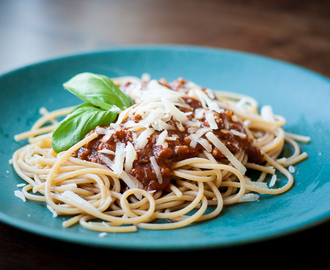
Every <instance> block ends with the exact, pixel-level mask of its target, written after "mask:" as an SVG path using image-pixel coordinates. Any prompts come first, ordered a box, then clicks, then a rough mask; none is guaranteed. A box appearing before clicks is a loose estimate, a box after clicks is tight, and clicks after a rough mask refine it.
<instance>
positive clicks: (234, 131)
mask: <svg viewBox="0 0 330 270" xmlns="http://www.w3.org/2000/svg"><path fill="white" fill-rule="evenodd" d="M159 84H160V85H162V86H165V87H167V88H168V89H171V90H174V91H178V89H180V88H182V86H184V84H185V81H184V80H183V79H182V78H179V79H178V80H175V81H174V82H172V83H167V82H166V81H164V80H160V81H159ZM128 86H129V84H125V85H124V86H121V88H126V87H128ZM204 90H206V89H204ZM213 99H216V98H215V97H213ZM181 101H182V102H183V104H185V106H178V107H177V108H178V109H179V110H180V111H181V112H183V113H184V114H185V116H186V117H187V119H188V120H189V121H195V122H198V124H199V127H194V126H188V125H185V124H184V123H180V121H177V119H175V117H173V116H172V117H170V118H169V119H168V121H167V122H166V125H169V126H171V127H172V128H171V129H168V130H167V136H166V143H163V144H157V143H156V142H157V140H158V139H159V137H160V136H161V133H162V132H163V130H154V132H153V133H152V134H151V135H150V136H149V137H148V138H147V142H146V144H145V145H144V147H143V148H141V149H135V150H136V158H135V160H134V162H133V164H132V168H131V169H130V171H129V172H127V173H129V174H130V175H132V176H133V177H135V178H136V179H137V180H138V181H139V182H141V183H142V185H143V188H144V189H146V190H148V191H151V190H156V191H157V190H166V189H167V188H168V186H169V184H170V182H171V180H172V178H173V169H172V166H173V164H174V163H175V162H178V161H181V160H184V159H188V158H193V157H197V156H198V155H199V154H200V153H203V151H208V152H209V153H211V154H212V155H213V156H214V158H215V159H216V160H218V161H221V162H224V163H226V162H227V163H228V160H226V159H225V156H224V155H223V153H221V151H220V150H219V149H218V148H216V147H215V146H213V145H212V144H208V141H207V138H206V136H205V133H206V132H205V133H204V134H202V135H201V136H199V138H200V139H202V140H203V141H204V142H205V144H206V145H205V144H204V146H203V145H202V144H201V143H193V142H192V140H193V139H192V138H193V136H192V134H196V133H197V132H198V130H203V129H204V130H208V131H212V132H213V133H214V135H215V136H217V138H219V140H220V141H221V142H222V143H223V144H224V145H225V146H226V147H227V148H228V149H229V151H230V152H231V153H232V154H233V155H235V154H238V153H239V151H241V150H244V151H245V153H246V154H247V156H248V159H249V161H250V162H253V163H257V164H260V163H262V162H263V155H262V152H261V151H260V149H259V147H258V146H256V145H255V144H254V142H253V139H252V138H249V137H248V136H247V134H246V131H245V128H244V125H243V124H242V123H241V122H240V121H239V120H238V119H237V117H236V116H235V115H234V113H233V112H232V111H230V110H221V112H216V111H213V110H210V109H209V108H206V107H203V104H202V103H201V102H200V101H199V100H197V99H195V98H193V97H191V96H189V95H187V94H185V95H183V96H182V97H181ZM210 117H211V118H212V119H213V120H212V119H211V118H210ZM142 120H143V118H142V116H141V115H139V114H133V115H129V116H126V117H125V118H124V119H123V120H122V124H124V123H127V122H129V121H130V122H134V123H139V122H140V121H142ZM211 121H212V123H210V122H211ZM215 125H216V127H215ZM211 126H212V128H211ZM102 128H103V129H105V130H108V131H109V134H110V136H109V135H108V136H107V138H105V136H104V135H103V134H100V135H99V136H98V137H97V138H96V139H94V140H92V141H90V142H89V143H87V144H86V145H84V146H83V147H81V148H80V149H79V150H78V151H76V152H75V153H74V156H76V157H78V158H80V159H83V160H87V161H91V162H96V163H100V164H103V165H106V164H104V162H103V161H102V160H101V159H100V158H99V152H100V151H102V150H104V149H106V150H108V152H104V151H103V152H104V153H103V155H105V156H106V157H107V158H109V159H110V160H111V161H114V159H115V155H114V153H116V145H117V143H118V142H120V143H123V144H125V145H127V144H128V143H129V142H130V143H131V144H132V145H135V142H136V140H137V137H138V136H139V135H140V134H141V131H134V130H130V128H126V127H125V125H109V126H105V127H102ZM96 130H97V128H96V129H95V130H92V131H91V132H90V133H89V134H91V133H93V132H96ZM89 134H88V135H89ZM206 146H208V147H206ZM152 157H155V159H156V161H157V164H158V167H159V170H160V173H161V177H162V181H159V176H158V177H157V172H156V170H155V168H154V166H153V164H152V162H151V158H152Z"/></svg>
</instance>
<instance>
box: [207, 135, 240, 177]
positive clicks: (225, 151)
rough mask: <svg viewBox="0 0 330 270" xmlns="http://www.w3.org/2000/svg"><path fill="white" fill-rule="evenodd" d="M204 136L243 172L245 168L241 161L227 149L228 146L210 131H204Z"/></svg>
mask: <svg viewBox="0 0 330 270" xmlns="http://www.w3.org/2000/svg"><path fill="white" fill-rule="evenodd" d="M206 137H207V138H208V139H209V140H210V141H211V142H212V143H213V145H214V146H215V147H217V148H218V149H219V150H220V151H221V153H222V154H224V155H225V156H226V158H227V159H228V160H229V161H230V162H231V163H232V164H233V165H234V167H235V168H236V169H237V170H238V171H239V172H240V173H241V174H243V175H244V174H245V172H246V168H245V167H244V166H243V164H242V163H241V162H239V161H238V159H237V158H236V157H235V156H234V155H233V154H232V153H231V152H230V151H229V150H228V148H227V147H226V146H225V145H224V144H223V143H222V142H221V141H220V140H219V139H218V138H217V137H216V136H215V135H214V134H213V133H212V132H208V133H206Z"/></svg>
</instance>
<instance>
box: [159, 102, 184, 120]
mask: <svg viewBox="0 0 330 270" xmlns="http://www.w3.org/2000/svg"><path fill="white" fill-rule="evenodd" d="M162 102H163V103H164V106H165V108H166V109H167V110H168V112H169V113H171V114H172V115H173V117H174V118H175V119H176V120H178V121H179V122H181V123H187V122H188V121H189V120H188V118H187V117H186V116H185V114H184V113H183V112H181V111H180V110H179V109H178V108H177V107H175V106H174V105H173V103H171V102H170V101H169V100H168V99H167V98H165V97H162Z"/></svg>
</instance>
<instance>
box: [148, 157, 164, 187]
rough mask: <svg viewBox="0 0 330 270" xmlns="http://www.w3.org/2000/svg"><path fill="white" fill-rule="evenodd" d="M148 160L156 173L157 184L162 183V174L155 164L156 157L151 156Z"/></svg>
mask: <svg viewBox="0 0 330 270" xmlns="http://www.w3.org/2000/svg"><path fill="white" fill-rule="evenodd" d="M150 162H151V165H152V167H153V169H154V170H155V173H156V175H157V180H158V183H159V184H162V183H163V177H162V174H161V172H160V168H159V166H158V164H157V161H156V158H155V157H154V156H153V157H151V158H150Z"/></svg>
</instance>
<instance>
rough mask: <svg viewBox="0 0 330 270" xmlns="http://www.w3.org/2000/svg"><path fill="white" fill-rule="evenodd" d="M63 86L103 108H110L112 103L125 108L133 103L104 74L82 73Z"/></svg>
mask: <svg viewBox="0 0 330 270" xmlns="http://www.w3.org/2000/svg"><path fill="white" fill-rule="evenodd" d="M63 86H64V88H65V89H67V90H69V91H70V92H71V93H72V94H74V95H76V96H77V97H79V98H80V99H82V100H84V101H86V102H88V103H91V104H93V105H94V106H96V107H99V108H101V109H103V110H109V109H110V108H111V107H112V105H116V106H117V107H118V108H120V109H121V110H123V109H124V107H126V108H128V107H130V105H131V104H130V100H129V99H128V98H127V96H126V95H125V94H124V93H123V92H122V91H120V89H119V88H118V86H116V85H115V84H114V83H113V81H111V80H110V79H109V78H108V77H107V76H104V75H98V74H93V73H89V72H85V73H80V74H78V75H76V76H74V77H73V78H72V79H70V80H69V81H68V82H66V83H64V84H63Z"/></svg>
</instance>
